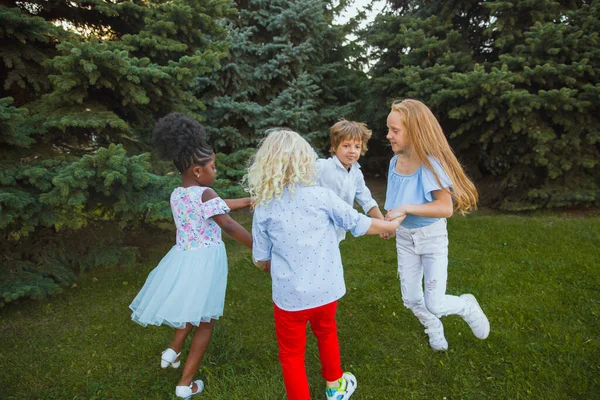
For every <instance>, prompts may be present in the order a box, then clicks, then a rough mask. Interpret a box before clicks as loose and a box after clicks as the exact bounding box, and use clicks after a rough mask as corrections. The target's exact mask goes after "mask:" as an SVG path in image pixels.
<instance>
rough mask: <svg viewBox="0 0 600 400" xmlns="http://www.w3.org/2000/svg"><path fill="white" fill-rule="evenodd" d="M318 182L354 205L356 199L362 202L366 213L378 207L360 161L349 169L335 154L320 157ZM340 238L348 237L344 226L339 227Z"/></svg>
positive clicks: (359, 202) (361, 204)
mask: <svg viewBox="0 0 600 400" xmlns="http://www.w3.org/2000/svg"><path fill="white" fill-rule="evenodd" d="M317 170H318V174H317V184H318V185H319V186H323V187H326V188H329V189H331V190H333V192H334V193H335V194H337V195H338V196H339V197H340V198H341V199H342V200H344V201H345V202H346V203H348V204H350V206H353V207H354V200H355V199H356V201H357V202H358V204H360V206H361V207H362V209H363V211H364V212H365V214H366V213H368V212H369V210H370V209H371V208H373V207H377V202H376V201H375V200H374V199H373V196H372V195H371V191H370V190H369V188H368V187H367V185H366V184H365V177H364V176H363V173H362V171H361V170H360V164H359V163H358V162H355V163H353V164H352V165H351V166H350V170H347V169H346V168H345V167H344V166H343V165H342V163H341V162H340V160H339V159H338V158H337V157H336V156H335V155H334V156H333V157H330V158H328V159H319V160H318V161H317ZM337 232H338V240H340V241H342V240H344V238H345V237H346V231H345V230H344V229H342V228H338V229H337Z"/></svg>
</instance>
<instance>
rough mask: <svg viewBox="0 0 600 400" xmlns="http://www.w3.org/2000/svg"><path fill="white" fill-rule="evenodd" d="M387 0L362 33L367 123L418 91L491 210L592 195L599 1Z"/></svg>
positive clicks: (598, 194) (597, 174)
mask: <svg viewBox="0 0 600 400" xmlns="http://www.w3.org/2000/svg"><path fill="white" fill-rule="evenodd" d="M392 3H394V4H395V5H396V6H397V7H399V9H400V10H401V11H404V13H395V12H392V13H388V14H386V15H383V16H381V17H379V18H378V19H377V20H376V22H375V23H374V24H373V26H372V27H371V28H370V30H369V31H368V32H367V33H366V38H367V41H368V43H369V44H370V45H372V46H374V48H375V52H374V54H376V55H377V56H380V59H379V61H378V63H377V64H376V65H375V67H374V68H373V70H372V71H373V83H374V84H373V90H372V96H373V97H374V101H373V102H372V104H373V109H372V111H371V113H370V114H371V115H372V116H373V117H374V118H375V120H373V121H374V123H376V121H384V120H385V119H384V118H383V115H384V114H385V113H387V112H388V110H389V106H388V104H389V101H390V99H394V98H402V97H413V98H418V99H420V100H422V101H424V102H425V103H426V104H427V105H429V106H430V107H431V108H432V109H433V111H434V114H436V116H437V117H438V119H439V120H440V122H441V124H442V127H443V128H444V129H445V131H446V132H447V134H448V136H449V139H450V141H451V145H452V146H453V148H454V149H455V151H456V152H457V155H458V156H459V158H460V159H461V160H462V161H463V162H464V163H465V164H466V166H467V167H468V170H469V172H470V173H471V175H472V176H474V177H475V178H478V179H479V180H480V182H481V183H482V184H483V185H484V187H486V188H495V194H494V195H493V199H492V200H494V201H495V204H496V205H498V206H499V207H501V208H503V209H508V210H526V209H536V208H544V207H545V208H556V207H565V206H597V205H599V204H600V168H598V164H599V163H600V161H599V160H600V148H599V144H600V130H599V128H598V127H599V126H600V81H599V74H600V70H598V66H599V65H600V51H599V50H598V49H599V46H600V41H599V39H598V31H600V2H598V1H592V2H589V3H588V2H579V3H577V2H557V1H552V0H548V1H542V2H531V1H518V2H504V1H490V2H483V3H481V2H475V1H462V2H452V3H447V2H441V1H440V2H438V1H434V2H421V1H401V2H399V1H397V2H392ZM382 129H383V128H382ZM488 196H489V194H488Z"/></svg>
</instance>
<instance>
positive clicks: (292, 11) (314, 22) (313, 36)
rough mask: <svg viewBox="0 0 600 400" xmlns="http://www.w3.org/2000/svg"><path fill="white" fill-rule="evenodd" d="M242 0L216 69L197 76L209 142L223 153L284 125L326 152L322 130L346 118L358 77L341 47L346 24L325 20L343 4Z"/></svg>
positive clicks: (345, 47) (314, 0)
mask: <svg viewBox="0 0 600 400" xmlns="http://www.w3.org/2000/svg"><path fill="white" fill-rule="evenodd" d="M332 3H334V2H329V1H322V0H307V1H302V2H300V1H284V0H244V1H237V5H238V8H239V13H238V15H236V16H235V17H234V18H232V19H231V20H230V22H229V24H228V26H227V27H228V29H229V38H230V41H231V43H232V45H231V49H230V54H229V56H228V57H227V59H226V60H224V61H223V68H222V70H220V71H218V72H217V73H215V74H214V75H213V76H211V77H205V78H200V79H198V81H197V88H196V94H197V96H198V97H199V98H201V99H202V100H203V101H205V102H206V103H207V104H208V105H209V107H208V110H207V111H206V113H205V116H206V122H207V126H208V128H209V132H210V134H211V137H212V142H213V143H214V145H215V146H216V147H217V148H219V149H220V150H221V151H224V152H230V151H236V150H240V149H245V148H247V147H250V146H254V145H256V144H257V143H258V141H259V140H260V139H261V138H262V137H263V134H264V131H265V129H267V128H271V127H278V126H279V127H280V126H285V127H288V128H291V129H294V130H296V131H298V132H300V133H301V134H303V135H305V136H306V137H307V138H308V139H309V140H310V141H311V142H312V144H313V145H314V146H315V147H316V148H317V149H318V150H320V151H325V150H326V149H327V143H328V128H329V126H330V125H331V124H332V123H333V122H335V121H336V120H337V119H338V118H340V117H342V116H345V117H350V116H351V114H352V112H353V111H354V109H355V108H356V106H357V102H358V99H359V87H358V84H359V82H360V76H359V74H360V73H358V72H356V70H355V69H354V68H353V67H352V66H351V65H350V61H349V59H350V57H351V56H352V54H353V52H354V49H353V48H352V46H351V45H348V44H345V43H344V40H345V36H346V34H347V33H348V30H349V29H350V26H337V25H334V24H333V17H334V15H335V14H336V13H338V12H339V11H340V10H342V9H343V8H344V7H345V6H346V3H347V1H341V2H339V1H338V2H335V5H334V4H332Z"/></svg>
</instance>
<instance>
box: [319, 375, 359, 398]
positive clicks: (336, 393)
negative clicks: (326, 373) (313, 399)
mask: <svg viewBox="0 0 600 400" xmlns="http://www.w3.org/2000/svg"><path fill="white" fill-rule="evenodd" d="M339 383H340V386H339V387H337V388H328V389H327V390H326V391H325V395H327V400H347V399H349V398H350V396H352V393H354V391H355V390H356V386H357V382H356V377H355V376H354V375H352V374H351V373H350V372H344V373H343V374H342V377H341V378H340V379H339Z"/></svg>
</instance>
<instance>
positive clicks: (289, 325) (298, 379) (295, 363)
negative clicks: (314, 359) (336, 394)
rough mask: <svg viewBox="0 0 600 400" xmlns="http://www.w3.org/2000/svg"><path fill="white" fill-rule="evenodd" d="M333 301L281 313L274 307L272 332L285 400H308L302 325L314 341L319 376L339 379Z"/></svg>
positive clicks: (339, 365)
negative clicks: (317, 350) (308, 324)
mask: <svg viewBox="0 0 600 400" xmlns="http://www.w3.org/2000/svg"><path fill="white" fill-rule="evenodd" d="M336 308H337V301H334V302H333V303H329V304H325V305H324V306H320V307H316V308H310V309H308V310H302V311H285V310H282V309H281V308H279V307H277V305H275V332H276V333H277V342H278V343H279V362H281V367H282V369H283V381H284V383H285V390H286V393H287V396H288V399H289V400H310V392H309V388H308V378H307V377H306V366H305V365H304V354H305V352H306V323H307V322H310V327H311V329H312V331H313V333H314V334H315V336H316V338H317V343H318V345H319V358H320V359H321V374H322V375H323V378H325V380H326V381H330V382H332V381H335V380H338V379H339V378H341V377H342V374H343V371H342V367H341V361H340V346H339V344H338V337H337V326H336V323H335V310H336Z"/></svg>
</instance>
